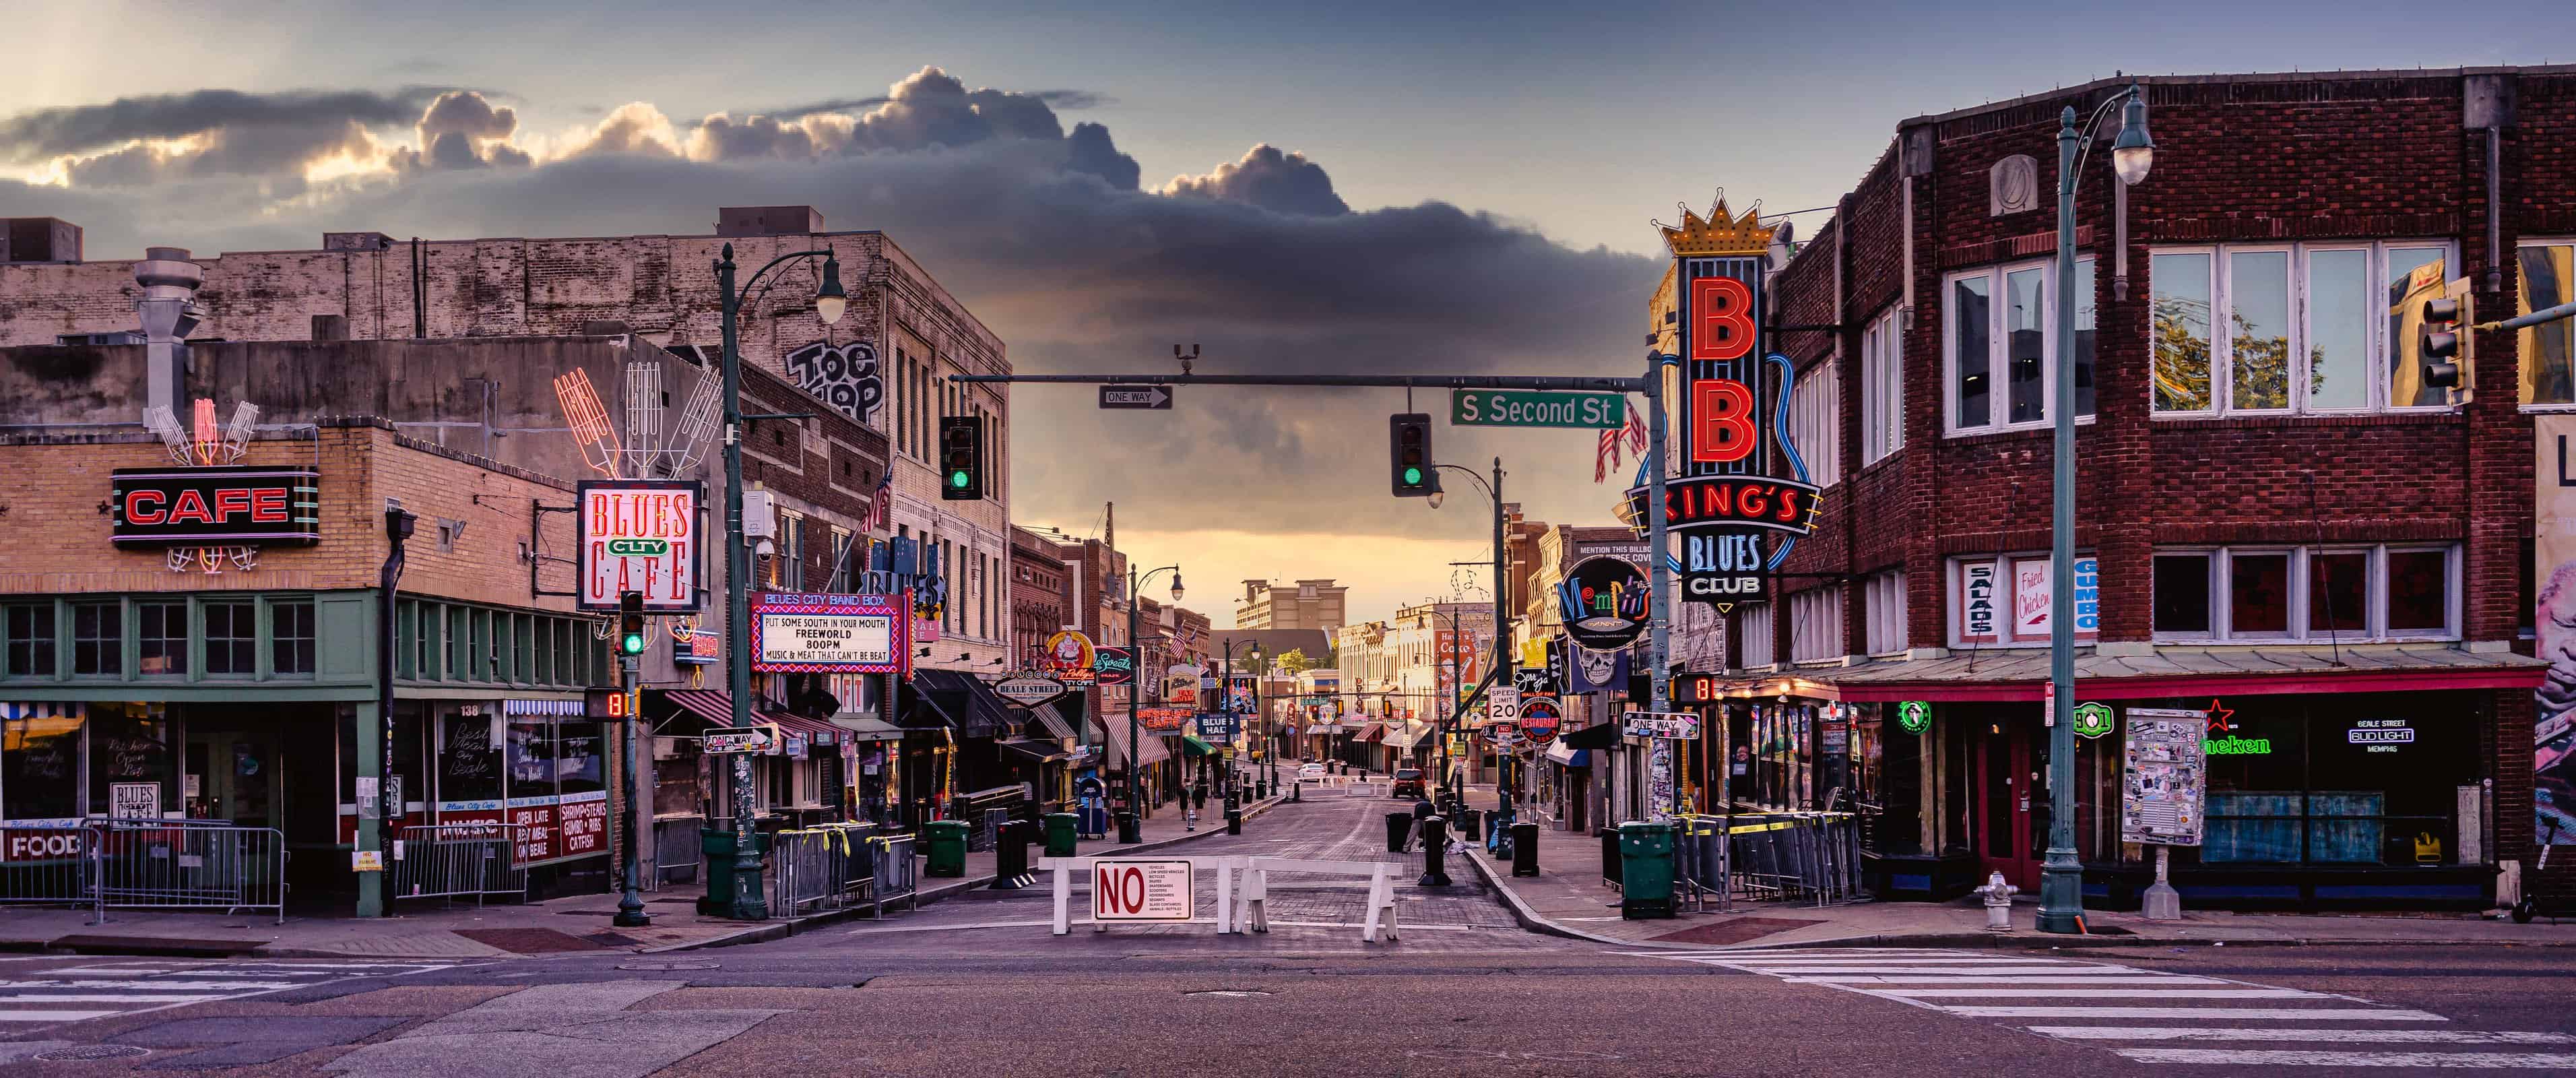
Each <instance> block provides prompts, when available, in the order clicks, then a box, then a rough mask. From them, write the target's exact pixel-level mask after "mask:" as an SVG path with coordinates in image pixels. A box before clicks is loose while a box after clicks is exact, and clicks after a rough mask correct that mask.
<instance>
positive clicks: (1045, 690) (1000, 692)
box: [993, 674, 1066, 707]
mask: <svg viewBox="0 0 2576 1078" xmlns="http://www.w3.org/2000/svg"><path fill="white" fill-rule="evenodd" d="M1065 691H1066V690H1065V687H1064V682H1061V681H1057V680H1056V679H1054V678H1051V677H1047V676H1045V675H1043V674H1020V675H1018V676H1016V677H1007V678H1003V679H1002V680H1000V681H997V682H994V683H993V694H994V695H996V696H999V697H1001V698H1002V699H1005V700H1008V701H1010V702H1012V703H1014V704H1018V705H1020V706H1021V707H1036V706H1038V705H1039V704H1043V703H1046V702H1047V701H1049V700H1053V699H1055V698H1056V697H1059V696H1062V695H1064V694H1065Z"/></svg>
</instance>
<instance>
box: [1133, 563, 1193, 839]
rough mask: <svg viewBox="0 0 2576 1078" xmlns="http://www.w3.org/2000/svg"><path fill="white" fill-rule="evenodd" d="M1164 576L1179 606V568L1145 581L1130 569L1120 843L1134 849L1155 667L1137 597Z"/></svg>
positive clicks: (1150, 574) (1141, 833)
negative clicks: (1132, 667) (1140, 713)
mask: <svg viewBox="0 0 2576 1078" xmlns="http://www.w3.org/2000/svg"><path fill="white" fill-rule="evenodd" d="M1165 572H1168V573H1170V574H1172V601H1173V602H1176V603H1177V602H1179V601H1181V567H1180V566H1178V565H1166V566H1163V567H1162V568H1160V569H1150V570H1147V571H1146V573H1145V575H1144V576H1142V577H1139V576H1137V575H1136V566H1135V565H1133V564H1130V565H1128V566H1127V646H1128V647H1130V648H1133V649H1135V651H1136V665H1137V667H1138V669H1137V670H1136V673H1135V675H1134V676H1133V677H1132V678H1130V679H1129V680H1128V683H1127V817H1126V818H1125V819H1122V820H1120V821H1118V841H1120V842H1122V843H1126V844H1128V845H1131V846H1132V845H1135V844H1136V843H1139V842H1143V841H1145V825H1144V820H1143V817H1144V812H1145V763H1144V760H1145V746H1144V743H1143V742H1142V740H1141V738H1142V737H1143V735H1142V734H1141V733H1139V732H1138V730H1137V727H1138V723H1137V719H1136V702H1137V701H1138V700H1141V699H1143V698H1144V694H1145V681H1144V679H1145V673H1146V671H1145V669H1144V668H1146V667H1149V666H1151V665H1153V664H1151V663H1148V662H1146V661H1145V646H1144V645H1143V644H1142V643H1139V642H1138V641H1137V639H1136V634H1137V631H1138V630H1137V624H1136V615H1137V608H1138V606H1139V605H1140V604H1139V603H1137V602H1136V597H1137V595H1138V594H1140V593H1141V591H1142V589H1143V588H1144V586H1145V585H1147V584H1150V583H1153V580H1154V577H1155V576H1156V575H1158V574H1161V573H1165Z"/></svg>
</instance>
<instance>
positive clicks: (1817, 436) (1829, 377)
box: [1789, 357, 1843, 487]
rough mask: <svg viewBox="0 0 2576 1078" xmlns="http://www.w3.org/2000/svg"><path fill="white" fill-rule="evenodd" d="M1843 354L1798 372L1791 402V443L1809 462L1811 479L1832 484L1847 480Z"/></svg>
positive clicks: (1804, 459)
mask: <svg viewBox="0 0 2576 1078" xmlns="http://www.w3.org/2000/svg"><path fill="white" fill-rule="evenodd" d="M1840 368H1841V362H1840V358H1839V357H1827V358H1826V359H1825V360H1824V361H1823V362H1820V363H1817V364H1815V365H1814V366H1811V367H1808V368H1807V369H1806V371H1805V372H1804V373H1802V374H1800V375H1798V378H1797V381H1796V382H1794V383H1792V384H1793V385H1794V386H1796V387H1797V388H1796V390H1795V392H1793V393H1792V394H1791V400H1790V406H1789V443H1790V444H1791V445H1794V446H1796V447H1798V455H1799V458H1800V460H1802V461H1803V462H1804V463H1805V464H1806V465H1807V476H1808V479H1809V481H1811V482H1813V483H1815V484H1816V485H1817V486H1819V487H1831V486H1833V485H1834V484H1836V483H1840V482H1842V481H1843V451H1842V450H1843V444H1842V442H1843V440H1842V433H1843V432H1842V417H1843V401H1842V397H1843V383H1842V372H1841V369H1840Z"/></svg>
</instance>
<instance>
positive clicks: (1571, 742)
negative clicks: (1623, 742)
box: [1556, 722, 1619, 749]
mask: <svg viewBox="0 0 2576 1078" xmlns="http://www.w3.org/2000/svg"><path fill="white" fill-rule="evenodd" d="M1556 743H1557V744H1559V745H1563V746H1565V747H1567V748H1569V749H1615V748H1618V747H1619V724H1618V723H1615V722H1600V723H1594V724H1592V725H1590V726H1586V727H1584V728H1582V729H1580V730H1569V731H1567V732H1565V733H1562V734H1558V735H1557V736H1556Z"/></svg>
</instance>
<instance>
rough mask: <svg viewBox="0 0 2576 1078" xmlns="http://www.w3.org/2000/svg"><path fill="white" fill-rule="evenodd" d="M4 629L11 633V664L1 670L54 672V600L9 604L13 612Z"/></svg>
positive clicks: (47, 674) (0, 627) (38, 674)
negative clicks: (49, 601)
mask: <svg viewBox="0 0 2576 1078" xmlns="http://www.w3.org/2000/svg"><path fill="white" fill-rule="evenodd" d="M0 631H5V632H7V633H8V636H9V645H8V652H7V656H8V666H7V668H6V669H4V670H0V674H5V675H6V676H9V677H52V676H54V604H52V603H17V604H13V605H11V606H10V607H9V616H8V620H7V622H6V623H5V625H0Z"/></svg>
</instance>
